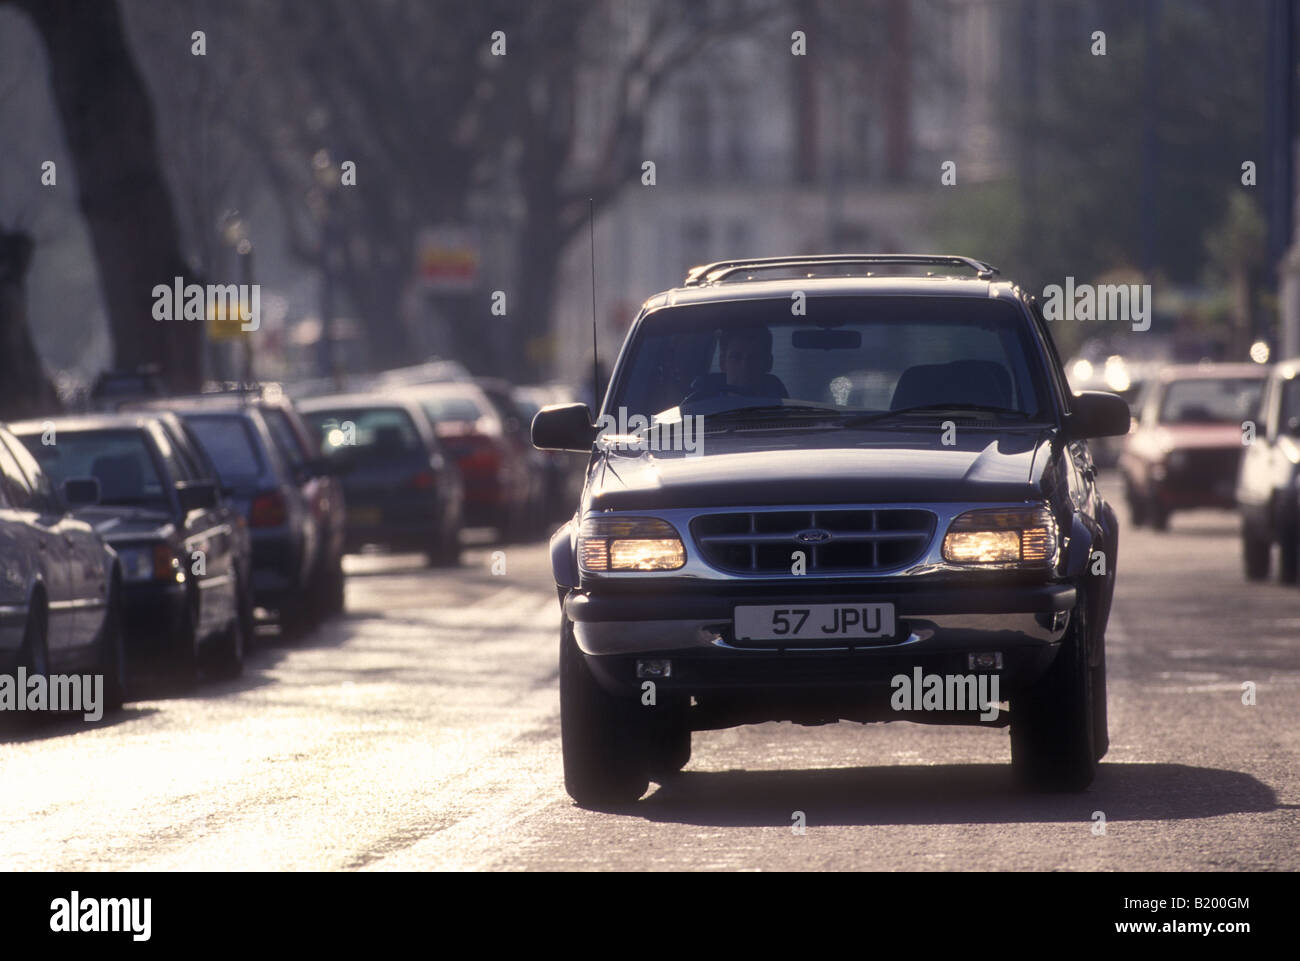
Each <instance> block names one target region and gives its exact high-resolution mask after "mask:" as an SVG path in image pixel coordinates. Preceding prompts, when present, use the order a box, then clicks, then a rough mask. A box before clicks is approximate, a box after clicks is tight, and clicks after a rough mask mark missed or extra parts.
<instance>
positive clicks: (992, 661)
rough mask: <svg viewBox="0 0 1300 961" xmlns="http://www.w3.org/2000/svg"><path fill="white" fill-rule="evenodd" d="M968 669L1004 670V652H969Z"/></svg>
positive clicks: (967, 656) (967, 658)
mask: <svg viewBox="0 0 1300 961" xmlns="http://www.w3.org/2000/svg"><path fill="white" fill-rule="evenodd" d="M966 669H967V670H970V671H1000V670H1002V652H1001V651H982V652H981V653H979V654H967V655H966Z"/></svg>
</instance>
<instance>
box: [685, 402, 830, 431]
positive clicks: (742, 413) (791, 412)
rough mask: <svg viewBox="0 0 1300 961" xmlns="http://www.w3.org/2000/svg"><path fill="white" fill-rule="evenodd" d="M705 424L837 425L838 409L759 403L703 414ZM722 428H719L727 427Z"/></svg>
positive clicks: (807, 405) (808, 405) (809, 405)
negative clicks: (820, 423) (749, 422)
mask: <svg viewBox="0 0 1300 961" xmlns="http://www.w3.org/2000/svg"><path fill="white" fill-rule="evenodd" d="M703 416H704V421H705V423H706V424H718V422H719V421H724V422H726V421H730V422H742V423H743V422H745V421H762V422H765V423H766V424H769V425H771V426H773V427H778V428H779V427H793V426H796V425H798V426H801V427H806V426H809V425H811V424H816V423H818V422H824V423H827V424H835V425H838V424H839V421H840V417H841V416H842V414H841V412H840V411H837V410H834V409H833V408H827V407H817V406H814V405H811V404H759V405H756V406H754V407H728V408H726V409H725V410H719V411H714V412H713V413H706V414H704V415H703ZM730 426H734V424H733V425H728V427H727V428H722V427H721V425H719V427H720V429H729V428H730Z"/></svg>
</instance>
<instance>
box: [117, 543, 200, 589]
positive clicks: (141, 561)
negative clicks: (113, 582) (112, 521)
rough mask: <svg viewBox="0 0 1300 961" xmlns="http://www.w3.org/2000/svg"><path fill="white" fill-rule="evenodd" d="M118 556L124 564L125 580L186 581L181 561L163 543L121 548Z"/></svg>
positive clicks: (118, 549) (123, 574)
mask: <svg viewBox="0 0 1300 961" xmlns="http://www.w3.org/2000/svg"><path fill="white" fill-rule="evenodd" d="M117 556H118V559H119V560H120V561H121V562H122V579H123V580H127V581H163V580H173V579H174V580H177V581H183V580H184V579H185V575H184V573H183V572H182V571H181V565H180V561H178V560H176V557H175V555H174V554H172V551H171V548H170V547H168V546H167V545H166V544H164V543H162V542H159V543H157V544H142V545H139V546H137V547H119V548H117Z"/></svg>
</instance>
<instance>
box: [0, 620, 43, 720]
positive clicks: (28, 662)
mask: <svg viewBox="0 0 1300 961" xmlns="http://www.w3.org/2000/svg"><path fill="white" fill-rule="evenodd" d="M17 666H18V667H20V668H21V669H22V670H23V671H24V672H25V673H26V675H27V678H28V679H29V680H30V679H31V678H33V677H36V676H38V675H39V676H41V677H48V676H49V673H50V648H49V623H48V621H47V619H46V611H45V605H44V603H43V601H42V599H41V598H39V597H38V598H34V599H33V600H32V604H31V607H30V608H29V610H28V612H27V624H26V626H25V627H24V628H23V646H22V647H21V648H20V649H19V651H18V665H17ZM17 696H18V697H26V696H27V692H26V691H19V692H17ZM30 717H31V716H30V715H28V714H26V713H23V714H19V713H17V712H9V711H3V712H0V725H3V726H4V727H5V728H9V727H15V728H16V727H18V726H19V725H20V724H21V722H22V721H23V719H30Z"/></svg>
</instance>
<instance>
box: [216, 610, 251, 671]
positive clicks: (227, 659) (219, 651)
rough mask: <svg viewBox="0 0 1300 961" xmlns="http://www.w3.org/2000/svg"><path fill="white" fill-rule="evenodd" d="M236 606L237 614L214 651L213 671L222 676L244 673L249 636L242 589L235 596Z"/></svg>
mask: <svg viewBox="0 0 1300 961" xmlns="http://www.w3.org/2000/svg"><path fill="white" fill-rule="evenodd" d="M235 606H236V611H235V616H234V617H232V618H231V619H230V625H229V626H228V627H227V628H226V629H225V631H223V632H222V634H221V639H220V640H219V641H218V642H217V646H216V648H215V649H214V650H213V652H212V654H213V656H212V671H213V673H214V674H216V676H217V677H221V678H232V677H239V675H241V674H243V673H244V648H245V646H246V644H247V638H246V637H245V635H244V618H243V617H242V616H241V612H242V611H243V608H244V598H243V591H242V590H241V591H239V594H238V596H237V597H236V598H235Z"/></svg>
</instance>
